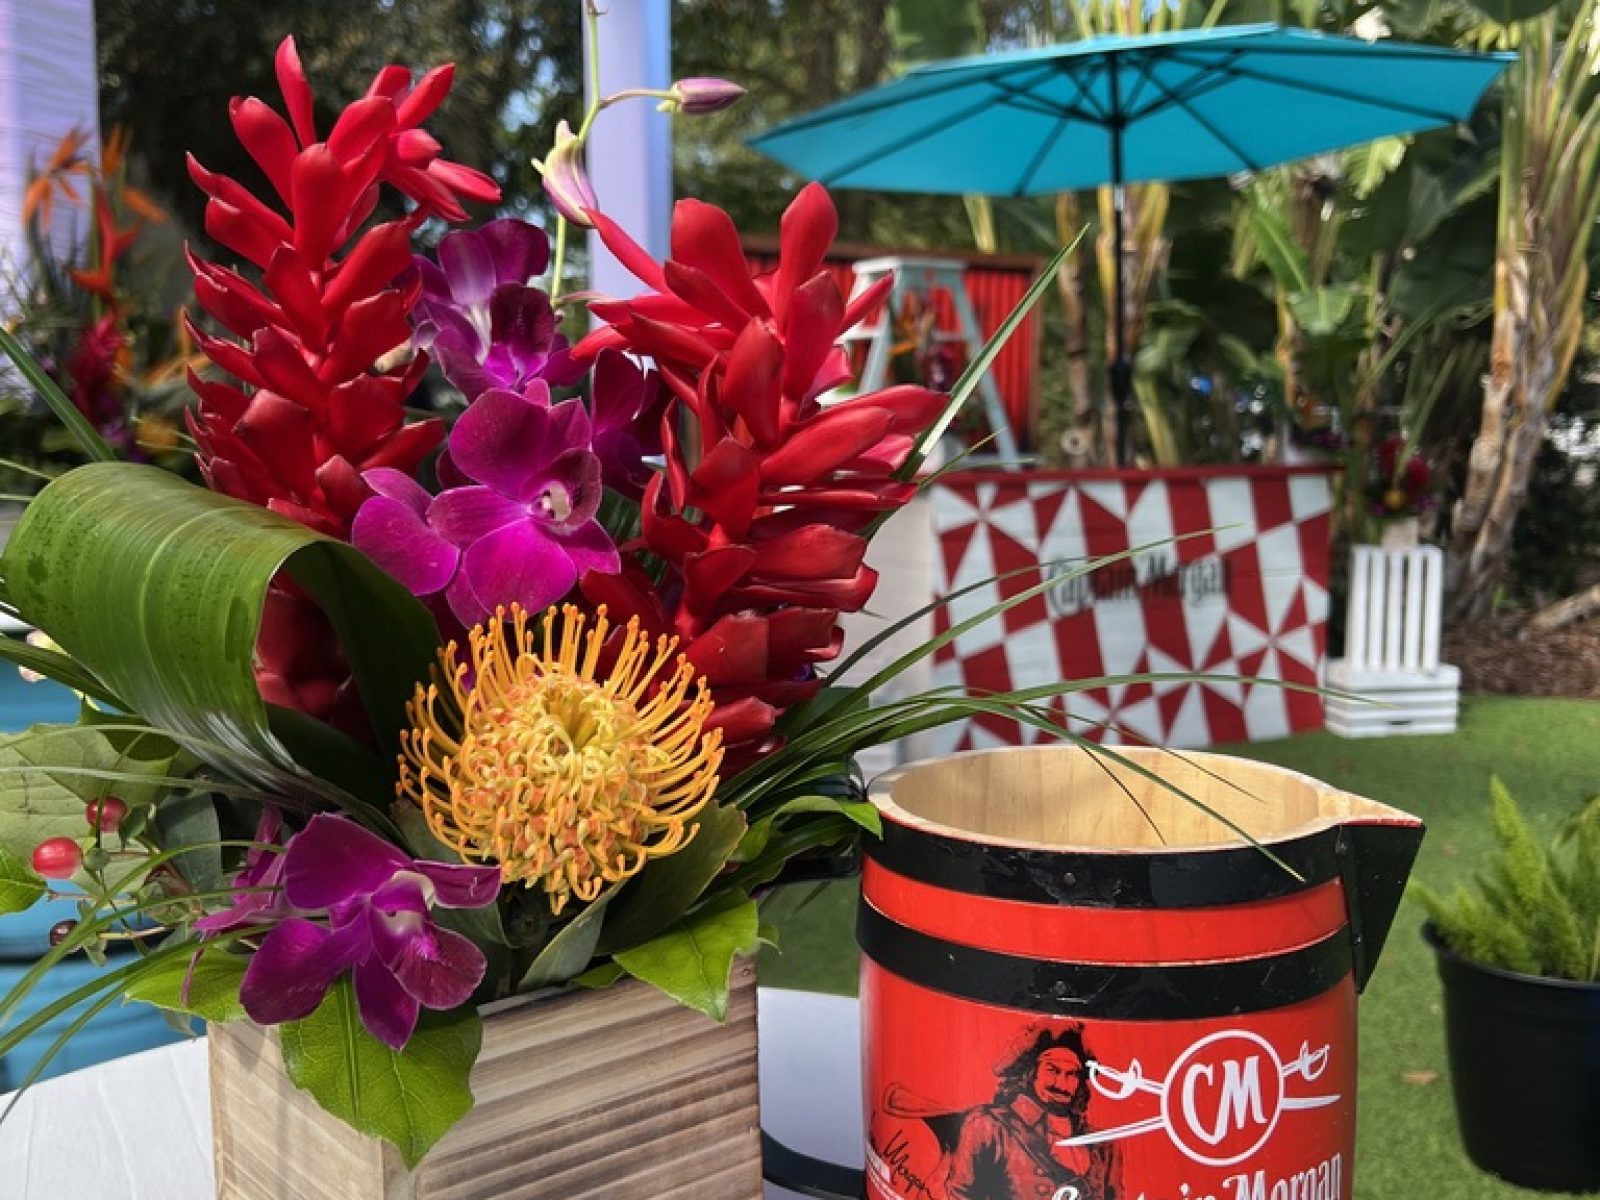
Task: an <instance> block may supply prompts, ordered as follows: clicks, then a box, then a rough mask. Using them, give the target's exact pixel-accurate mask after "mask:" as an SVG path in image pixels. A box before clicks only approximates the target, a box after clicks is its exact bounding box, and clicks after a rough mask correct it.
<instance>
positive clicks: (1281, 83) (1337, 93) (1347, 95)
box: [1173, 55, 1460, 125]
mask: <svg viewBox="0 0 1600 1200" xmlns="http://www.w3.org/2000/svg"><path fill="white" fill-rule="evenodd" d="M1173 58H1174V60H1175V61H1177V62H1181V63H1183V64H1184V65H1185V66H1190V67H1198V68H1199V69H1200V70H1210V71H1220V72H1221V73H1222V74H1224V75H1229V76H1232V77H1235V78H1240V79H1254V80H1255V81H1256V82H1258V83H1270V84H1273V85H1275V86H1277V87H1282V88H1288V89H1290V90H1291V91H1300V92H1310V93H1312V94H1313V95H1317V96H1329V97H1331V98H1333V99H1335V100H1344V101H1347V102H1349V103H1351V104H1360V105H1363V106H1364V107H1367V108H1379V109H1387V110H1389V111H1390V112H1403V113H1409V114H1411V115H1412V116H1416V117H1426V118H1427V119H1428V120H1430V121H1438V122H1440V123H1441V124H1444V125H1454V124H1455V123H1456V122H1457V121H1458V120H1460V118H1459V117H1457V116H1456V115H1455V114H1454V113H1447V112H1439V111H1438V110H1436V109H1431V108H1421V107H1418V106H1417V105H1415V104H1406V103H1404V102H1403V101H1398V100H1379V99H1376V98H1374V97H1372V96H1363V95H1361V94H1360V93H1358V92H1347V91H1345V90H1344V89H1343V88H1337V87H1332V86H1329V85H1328V84H1319V83H1311V82H1308V81H1306V80H1303V79H1285V78H1283V77H1282V76H1281V75H1265V74H1262V73H1261V72H1260V71H1257V70H1254V69H1253V68H1251V67H1248V66H1239V65H1238V64H1237V63H1236V62H1235V63H1231V64H1227V65H1224V66H1212V65H1209V64H1206V63H1197V62H1194V61H1192V60H1190V59H1187V58H1183V57H1181V56H1179V55H1173Z"/></svg>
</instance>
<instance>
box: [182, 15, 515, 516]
mask: <svg viewBox="0 0 1600 1200" xmlns="http://www.w3.org/2000/svg"><path fill="white" fill-rule="evenodd" d="M452 73H453V68H452V67H449V66H444V67H438V68H436V69H434V70H432V71H429V72H428V73H427V74H426V75H424V76H423V77H422V78H421V79H420V80H418V81H417V84H416V86H415V87H412V86H411V72H410V71H409V70H408V69H407V68H405V67H400V66H389V67H385V68H384V69H383V70H382V71H380V72H379V73H378V75H377V77H376V78H375V79H374V80H373V82H372V86H371V87H370V88H369V89H368V92H367V95H366V96H365V97H364V98H363V99H361V100H357V101H356V102H355V103H353V104H351V105H349V106H348V107H346V108H345V110H344V111H343V112H342V113H341V114H340V115H339V117H338V119H337V120H336V121H335V122H334V124H333V127H332V129H331V130H330V131H329V132H328V136H327V139H326V140H324V141H318V140H317V133H316V126H315V124H314V123H313V119H312V95H311V87H310V85H309V84H308V83H307V82H306V77H305V73H304V72H303V71H302V70H301V67H300V59H299V56H298V54H297V53H296V52H295V46H294V40H293V39H292V38H290V39H286V40H285V41H284V42H283V44H282V45H281V46H279V48H278V56H277V75H278V85H279V88H280V89H281V90H282V92H283V98H284V103H285V105H286V107H287V109H288V113H289V117H288V120H285V119H284V117H282V116H280V115H279V114H278V113H277V112H275V111H274V110H273V109H272V108H270V107H269V106H268V105H267V104H265V103H264V102H262V101H261V100H258V99H255V98H254V97H251V98H248V99H243V100H238V99H236V100H234V101H233V103H232V104H231V105H230V106H229V115H230V116H231V118H232V120H233V127H234V132H235V133H236V134H237V135H238V137H239V141H240V142H241V143H242V144H243V145H244V147H245V149H246V150H247V151H248V152H249V154H250V156H251V157H252V158H253V159H254V160H255V161H256V163H257V165H258V166H260V168H261V170H262V172H263V173H264V174H265V175H266V177H267V179H268V181H269V182H270V183H271V185H272V188H273V190H274V191H275V192H276V193H277V197H278V199H279V200H280V201H281V202H282V205H283V208H284V209H286V210H287V214H288V215H287V216H285V215H283V214H282V213H280V212H279V211H278V210H277V209H276V208H274V207H272V206H271V205H270V204H268V203H267V202H266V201H264V200H262V199H260V198H259V197H257V196H256V195H254V194H253V193H252V192H250V191H249V190H248V189H247V188H245V187H244V186H243V185H242V184H240V183H238V182H237V181H236V180H233V179H230V178H228V177H227V176H225V175H217V174H214V173H213V172H211V171H208V170H206V169H205V168H204V167H203V166H201V165H200V164H199V163H198V162H196V161H195V160H194V159H193V158H190V160H189V173H190V176H191V177H192V178H193V179H194V181H195V183H196V184H197V185H198V186H199V187H200V188H201V190H203V191H204V192H205V193H206V194H207V195H208V196H209V197H210V201H209V202H208V203H207V205H206V232H207V233H209V234H210V235H211V236H212V237H213V238H215V239H216V240H217V241H218V242H220V243H221V244H222V245H224V246H226V247H228V249H230V250H232V251H234V252H235V253H237V254H239V255H240V256H242V257H243V258H245V259H247V260H248V261H249V262H251V263H253V264H254V265H255V266H256V267H257V268H259V270H260V272H261V277H260V283H259V284H256V283H252V282H250V281H249V280H247V279H246V278H245V277H244V276H243V275H241V274H239V273H238V272H236V271H232V270H228V269H226V268H224V267H220V266H218V265H216V264H214V263H209V262H206V261H204V260H203V259H200V258H198V257H196V256H194V255H192V254H191V255H190V258H189V263H190V266H191V267H192V268H193V270H194V274H195V296H196V299H197V300H198V301H199V303H200V306H201V307H202V308H203V309H205V311H206V312H208V313H210V314H211V316H212V317H214V318H215V319H216V320H217V321H218V322H219V323H220V324H221V325H222V326H223V327H224V328H225V329H226V330H228V331H229V332H230V333H232V334H234V335H235V336H236V337H238V338H240V339H243V344H241V343H240V342H236V341H232V340H230V339H227V338H220V337H212V336H210V335H208V334H206V333H203V332H202V331H200V330H199V329H195V328H194V327H193V326H192V325H191V330H192V332H193V333H194V337H195V340H196V341H197V343H198V344H199V345H200V347H201V349H203V350H204V351H205V353H206V355H207V356H208V357H209V358H210V359H211V361H212V362H214V363H215V364H216V365H217V366H219V367H221V368H222V369H223V370H224V371H226V372H228V373H229V374H230V375H232V376H234V377H235V378H237V379H238V380H239V381H240V382H241V384H243V386H242V387H241V386H235V385H233V384H229V383H222V382H217V381H211V380H202V379H200V378H198V377H197V376H195V375H193V374H192V373H191V375H190V383H191V386H193V388H194V390H195V391H196V392H197V393H198V394H199V396H200V405H199V409H198V412H191V413H190V415H189V423H190V428H191V430H192V431H193V433H194V436H195V440H196V441H197V442H198V443H199V446H200V455H199V458H200V468H201V470H202V472H203V473H204V474H205V477H206V479H207V481H208V482H209V483H210V484H211V486H212V487H213V488H215V489H216V490H217V491H220V492H225V493H227V494H228V495H231V496H237V497H239V498H241V499H244V500H250V501H253V502H254V503H257V504H261V505H265V506H266V507H268V508H271V509H272V510H274V511H275V512H279V513H283V514H284V515H286V516H290V517H293V518H295V519H296V520H299V521H302V522H304V523H305V524H307V525H310V526H311V527H312V528H314V529H318V530H321V531H322V532H325V533H329V534H332V535H334V536H337V537H344V536H347V534H348V532H349V525H350V521H351V519H352V518H353V517H354V515H355V511H356V509H357V508H358V507H360V505H361V502H362V500H364V499H365V498H366V496H367V495H368V489H367V488H366V486H365V485H364V484H363V483H362V482H361V473H362V472H363V471H367V470H371V469H373V468H375V467H393V468H396V469H398V470H402V471H408V472H409V471H413V470H415V468H416V466H417V464H418V463H419V462H420V461H421V460H422V458H423V456H424V455H426V454H427V453H428V452H429V451H430V450H432V449H433V447H434V446H435V445H437V444H438V442H439V439H440V437H441V435H442V432H443V430H442V428H441V426H440V424H439V422H437V421H422V422H418V423H415V424H410V425H408V424H406V423H405V419H404V417H405V409H404V404H405V400H406V397H407V396H408V395H410V393H411V392H412V390H413V389H414V388H415V387H416V385H417V382H418V381H419V380H420V379H421V377H422V374H423V372H424V371H425V370H426V368H427V359H426V357H425V356H423V355H420V354H419V355H417V356H416V357H414V358H413V359H411V361H410V362H409V363H407V364H405V365H403V366H394V367H390V368H389V369H387V370H377V369H375V366H374V364H375V363H376V362H377V361H378V360H379V359H380V358H381V357H382V356H383V355H385V354H387V353H388V352H389V351H391V350H393V349H395V348H396V347H398V346H401V345H404V344H405V343H407V342H408V341H409V340H410V337H411V327H410V323H409V321H408V320H407V314H408V313H409V312H410V311H411V309H412V307H413V306H414V305H415V303H416V301H417V297H418V294H419V290H420V285H419V284H418V282H417V281H416V280H414V279H412V280H410V281H409V282H406V283H397V282H396V280H397V278H398V277H399V276H401V275H402V274H404V273H405V272H407V270H408V269H409V267H410V265H411V233H412V230H413V229H414V228H415V226H416V224H417V223H418V222H420V221H421V220H422V219H424V218H425V217H427V216H430V215H432V216H439V217H442V218H444V219H445V220H451V221H457V220H463V219H465V217H466V212H465V210H464V209H463V208H462V207H461V203H460V201H461V198H466V199H471V200H477V201H482V202H492V201H494V200H497V199H499V195H500V192H499V189H498V188H497V187H496V186H495V184H494V182H493V181H492V180H490V179H489V178H488V177H487V176H485V175H483V174H481V173H480V172H477V171H474V170H471V169H470V168H468V167H464V166H461V165H460V164H459V163H452V162H448V161H446V160H444V159H442V158H440V157H439V144H438V142H436V141H435V140H434V139H433V138H432V137H430V136H429V135H428V134H427V133H425V132H424V131H423V130H422V129H421V128H420V125H421V123H422V122H423V121H424V120H426V119H427V118H428V117H429V116H430V115H432V113H433V111H434V110H435V109H436V108H438V106H439V104H440V102H441V101H442V100H443V99H444V97H445V95H446V94H447V93H448V92H449V90H450V83H451V76H452ZM382 183H388V184H390V185H391V186H393V187H395V188H396V189H398V190H399V191H400V192H401V193H403V194H404V195H406V196H407V197H409V198H410V199H411V200H413V201H414V202H415V203H416V205H417V208H416V210H415V211H414V212H413V213H412V214H411V215H410V216H409V217H407V218H405V219H402V220H398V221H390V222H387V223H385V224H381V225H377V226H375V227H373V228H371V229H368V230H366V231H365V232H359V231H360V229H361V226H362V225H363V224H364V223H365V222H366V220H367V218H368V217H370V216H371V215H372V212H373V209H374V208H375V207H376V205H377V202H378V190H379V185H380V184H382ZM352 239H353V241H352ZM341 247H345V249H344V251H343V253H342V254H340V253H338V251H339V250H340V248H341ZM246 389H248V390H246Z"/></svg>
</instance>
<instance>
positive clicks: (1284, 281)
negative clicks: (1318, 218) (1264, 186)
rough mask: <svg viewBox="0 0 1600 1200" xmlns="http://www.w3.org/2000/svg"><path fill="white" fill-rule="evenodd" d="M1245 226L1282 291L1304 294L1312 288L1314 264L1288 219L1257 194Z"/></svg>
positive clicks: (1246, 209) (1246, 215)
mask: <svg viewBox="0 0 1600 1200" xmlns="http://www.w3.org/2000/svg"><path fill="white" fill-rule="evenodd" d="M1245 225H1246V228H1247V229H1248V230H1249V232H1250V235H1251V237H1252V238H1253V239H1254V241H1255V248H1256V252H1257V253H1258V254H1259V255H1260V256H1261V261H1262V262H1264V263H1266V264H1267V270H1268V271H1269V272H1270V273H1271V275H1272V279H1273V282H1274V283H1276V284H1277V285H1278V287H1279V288H1280V289H1281V290H1283V291H1285V292H1303V291H1306V290H1308V289H1309V288H1310V287H1311V263H1310V260H1309V259H1307V257H1306V252H1305V250H1304V249H1303V248H1302V247H1301V246H1300V244H1299V243H1298V242H1296V241H1295V240H1294V234H1293V233H1291V232H1290V230H1289V221H1288V218H1287V217H1285V216H1284V215H1283V213H1282V212H1280V211H1279V210H1278V209H1277V208H1275V207H1273V206H1271V205H1269V204H1268V203H1266V202H1265V201H1263V200H1262V199H1261V197H1260V196H1259V195H1258V194H1256V193H1255V192H1253V191H1252V192H1251V193H1250V196H1249V202H1248V204H1247V205H1246V208H1245Z"/></svg>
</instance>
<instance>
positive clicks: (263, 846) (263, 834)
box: [191, 804, 286, 969]
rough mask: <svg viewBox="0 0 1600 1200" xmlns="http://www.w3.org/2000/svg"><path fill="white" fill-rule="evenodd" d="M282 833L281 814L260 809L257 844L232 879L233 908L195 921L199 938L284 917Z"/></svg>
mask: <svg viewBox="0 0 1600 1200" xmlns="http://www.w3.org/2000/svg"><path fill="white" fill-rule="evenodd" d="M282 833H283V813H282V812H280V811H279V809H278V807H277V805H274V804H266V805H263V806H262V809H261V817H260V819H259V820H258V821H257V822H256V835H255V837H254V838H253V839H252V840H253V841H254V842H256V843H257V844H256V845H254V846H251V847H250V849H249V851H248V852H247V853H246V854H245V859H244V867H243V868H242V869H241V870H240V871H239V873H238V874H237V875H235V876H234V877H233V886H234V887H236V888H238V889H239V890H238V891H237V892H235V893H234V895H233V906H232V907H231V908H225V909H222V910H220V911H219V912H214V913H208V914H206V915H205V916H203V917H201V918H200V919H199V920H197V921H196V922H195V923H194V927H195V928H196V929H197V930H199V931H200V933H201V935H202V936H211V935H214V934H218V933H226V932H227V931H228V930H230V929H240V928H243V927H244V926H246V925H270V924H271V923H272V922H274V921H276V920H277V919H278V918H279V917H281V916H284V915H285V914H286V909H285V907H284V903H283V890H282V888H283V850H282V848H281V847H279V846H278V845H277V841H278V838H279V837H280V836H281V835H282ZM269 847H270V848H269ZM196 961H198V955H196ZM191 969H192V968H191Z"/></svg>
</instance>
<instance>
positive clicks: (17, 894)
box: [0, 844, 45, 913]
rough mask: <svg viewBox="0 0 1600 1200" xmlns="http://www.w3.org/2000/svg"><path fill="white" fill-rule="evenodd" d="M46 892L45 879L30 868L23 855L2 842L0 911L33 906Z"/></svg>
mask: <svg viewBox="0 0 1600 1200" xmlns="http://www.w3.org/2000/svg"><path fill="white" fill-rule="evenodd" d="M44 893H45V887H44V881H43V880H41V879H40V878H39V877H38V876H37V875H35V874H34V873H33V872H32V871H30V870H29V869H28V867H27V863H26V862H25V861H24V860H23V858H22V857H21V855H18V854H14V853H12V851H11V849H10V847H8V846H6V845H4V844H0V913H17V912H22V911H23V910H25V909H29V908H32V907H33V906H34V905H35V904H36V903H38V902H39V900H41V899H43V897H44Z"/></svg>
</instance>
